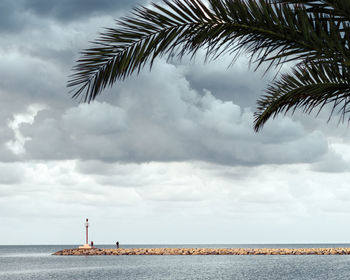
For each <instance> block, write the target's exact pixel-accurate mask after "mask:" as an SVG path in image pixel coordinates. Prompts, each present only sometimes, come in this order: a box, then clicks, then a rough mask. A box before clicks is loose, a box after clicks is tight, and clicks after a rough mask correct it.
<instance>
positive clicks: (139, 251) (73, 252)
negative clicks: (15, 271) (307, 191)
mask: <svg viewBox="0 0 350 280" xmlns="http://www.w3.org/2000/svg"><path fill="white" fill-rule="evenodd" d="M53 255H60V256H96V255H350V248H296V249H293V248H251V249H249V248H119V249H99V248H91V249H79V248H76V249H64V250H61V251H58V252H56V253H53Z"/></svg>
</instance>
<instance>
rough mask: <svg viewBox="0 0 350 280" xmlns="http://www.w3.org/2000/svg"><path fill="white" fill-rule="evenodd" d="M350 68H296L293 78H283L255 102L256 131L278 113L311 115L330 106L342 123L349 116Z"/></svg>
mask: <svg viewBox="0 0 350 280" xmlns="http://www.w3.org/2000/svg"><path fill="white" fill-rule="evenodd" d="M349 102H350V68H349V67H347V66H344V65H340V66H339V65H338V64H334V63H319V64H316V63H311V64H309V65H298V66H297V67H296V69H295V70H294V71H293V73H292V74H285V75H282V77H281V79H280V80H278V81H275V82H274V83H273V84H272V85H270V87H269V88H268V89H267V94H266V95H264V96H262V97H261V98H260V99H259V100H258V108H257V112H256V113H255V126H254V128H255V130H256V131H258V130H259V129H261V128H262V126H263V125H264V124H265V123H266V121H267V120H268V119H269V118H271V117H276V116H277V115H278V114H279V113H281V112H284V113H287V112H288V111H292V112H293V113H294V111H295V110H296V109H302V110H303V111H304V112H305V113H311V112H312V111H313V110H314V109H315V108H318V110H319V111H320V110H321V109H322V108H323V107H324V106H325V105H326V104H329V103H332V104H333V106H332V110H331V113H330V118H331V116H332V115H333V113H338V114H340V118H341V120H344V118H345V115H346V114H347V113H349V110H350V108H349Z"/></svg>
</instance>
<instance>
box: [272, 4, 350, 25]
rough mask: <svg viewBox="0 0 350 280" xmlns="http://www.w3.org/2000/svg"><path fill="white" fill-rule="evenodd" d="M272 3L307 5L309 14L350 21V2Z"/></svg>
mask: <svg viewBox="0 0 350 280" xmlns="http://www.w3.org/2000/svg"><path fill="white" fill-rule="evenodd" d="M272 2H274V3H283V4H294V5H305V8H306V9H307V10H308V11H309V12H313V13H323V14H327V15H329V16H332V17H335V18H336V19H337V20H339V21H349V20H350V1H348V0H272Z"/></svg>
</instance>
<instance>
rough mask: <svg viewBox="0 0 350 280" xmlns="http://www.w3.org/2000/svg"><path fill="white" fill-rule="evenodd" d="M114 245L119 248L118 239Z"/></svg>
mask: <svg viewBox="0 0 350 280" xmlns="http://www.w3.org/2000/svg"><path fill="white" fill-rule="evenodd" d="M115 245H117V249H119V241H117V242H116V243H115Z"/></svg>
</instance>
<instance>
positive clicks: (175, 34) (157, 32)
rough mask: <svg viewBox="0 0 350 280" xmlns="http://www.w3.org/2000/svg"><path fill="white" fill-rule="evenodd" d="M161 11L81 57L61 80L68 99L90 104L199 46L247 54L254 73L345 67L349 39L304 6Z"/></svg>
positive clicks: (239, 0) (210, 51) (185, 4)
mask: <svg viewBox="0 0 350 280" xmlns="http://www.w3.org/2000/svg"><path fill="white" fill-rule="evenodd" d="M290 2H292V1H290ZM309 2H313V1H309ZM163 4H164V5H158V4H153V8H152V9H150V8H147V7H142V6H141V7H139V8H136V9H134V11H133V15H132V16H129V17H125V18H122V19H121V20H120V21H118V23H117V27H116V28H109V29H107V30H106V32H104V33H102V34H101V36H100V38H99V39H97V40H96V41H95V42H94V46H93V47H91V48H90V49H87V50H86V51H84V52H83V53H82V57H81V59H79V60H78V61H77V65H76V66H75V67H74V68H73V75H72V76H71V78H70V80H69V81H68V87H72V88H73V90H72V92H73V97H81V98H82V100H83V101H84V102H90V101H92V100H94V99H95V98H96V96H97V95H98V94H100V93H101V92H102V91H103V89H105V88H106V87H109V86H112V85H113V84H114V83H115V82H116V81H117V80H123V79H125V78H126V77H128V76H129V75H131V74H132V73H135V72H136V73H138V72H139V71H140V70H141V69H142V68H143V67H144V66H145V65H146V64H147V63H148V64H149V66H150V67H152V63H153V61H154V59H155V58H156V57H159V56H164V55H168V56H170V57H171V56H174V55H177V56H178V57H179V58H181V57H182V56H184V55H187V54H191V55H192V56H193V55H194V54H195V53H196V52H197V51H198V50H199V49H200V48H202V47H204V48H205V49H206V59H215V58H216V57H217V56H219V55H221V54H222V53H224V52H228V53H230V54H232V55H233V60H234V59H235V58H236V57H237V56H238V55H239V54H240V53H241V52H247V53H250V54H251V61H253V62H257V67H259V66H260V65H261V64H262V63H263V62H268V63H269V66H270V67H271V66H273V65H277V64H279V63H282V62H284V61H292V60H308V61H310V60H311V61H312V60H322V59H325V58H331V59H333V60H335V61H338V62H339V63H343V64H344V63H347V62H344V61H350V54H349V51H348V46H349V38H350V35H349V33H350V32H344V31H343V32H342V33H341V32H339V28H340V26H339V24H338V22H337V21H336V20H335V19H332V18H330V17H329V18H326V16H325V15H324V14H322V13H319V12H314V11H312V10H307V9H305V8H304V7H299V6H293V7H291V6H290V5H288V4H278V3H275V4H271V3H270V1H268V0H265V1H262V0H261V1H256V0H209V6H208V7H207V6H206V5H205V4H204V3H203V2H202V1H200V0H163ZM344 33H345V35H344Z"/></svg>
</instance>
